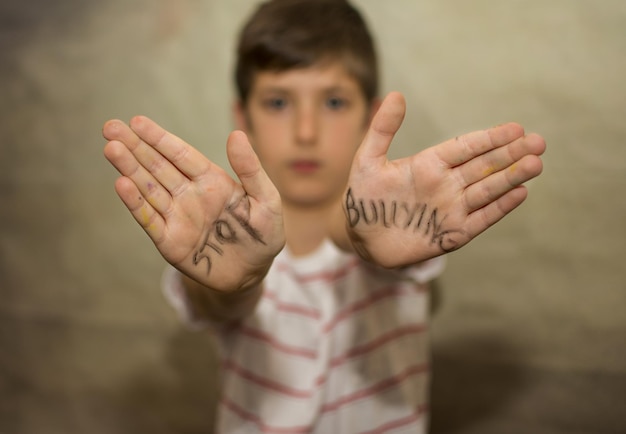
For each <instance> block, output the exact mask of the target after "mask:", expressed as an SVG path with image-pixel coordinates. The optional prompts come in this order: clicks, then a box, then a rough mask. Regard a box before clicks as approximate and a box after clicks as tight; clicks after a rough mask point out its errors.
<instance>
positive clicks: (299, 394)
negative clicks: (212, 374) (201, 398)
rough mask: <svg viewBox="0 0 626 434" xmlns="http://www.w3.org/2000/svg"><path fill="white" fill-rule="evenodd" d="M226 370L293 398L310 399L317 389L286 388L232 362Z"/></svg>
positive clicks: (322, 378)
mask: <svg viewBox="0 0 626 434" xmlns="http://www.w3.org/2000/svg"><path fill="white" fill-rule="evenodd" d="M224 368H225V369H227V370H229V371H231V372H234V373H236V374H237V375H239V376H240V377H242V378H244V379H246V380H248V381H250V382H252V383H255V384H256V385H257V386H260V387H263V388H265V389H270V390H273V391H275V392H278V393H281V394H283V395H287V396H291V397H293V398H310V397H311V396H313V394H314V393H315V391H316V389H315V388H314V389H311V390H300V389H294V388H292V387H288V386H285V385H284V384H281V383H278V382H276V381H272V380H269V379H267V378H265V377H263V376H261V375H258V374H255V373H254V372H252V371H248V370H247V369H244V368H242V367H241V366H239V365H237V364H236V363H235V362H233V361H232V360H227V361H225V362H224ZM324 381H326V379H325V378H324V377H319V378H318V379H317V380H316V382H315V386H319V385H321V384H323V383H324Z"/></svg>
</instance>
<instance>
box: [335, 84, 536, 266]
mask: <svg viewBox="0 0 626 434" xmlns="http://www.w3.org/2000/svg"><path fill="white" fill-rule="evenodd" d="M404 113H405V103H404V99H403V97H402V95H400V94H398V93H391V94H390V95H389V96H388V97H387V98H385V100H384V101H383V104H382V105H381V107H380V109H379V111H378V112H377V113H376V115H375V116H374V118H373V120H372V123H371V126H370V128H369V131H368V132H367V134H366V137H365V139H364V141H363V143H362V144H361V146H360V148H359V150H358V151H357V153H356V155H355V158H354V161H353V164H352V169H351V172H350V177H349V180H348V186H347V189H346V191H345V192H344V195H343V198H342V202H341V203H340V204H338V206H337V210H336V212H335V215H334V219H333V220H332V222H331V225H330V229H329V231H330V236H331V238H332V239H333V240H334V241H335V243H336V244H337V245H338V246H339V247H340V248H343V249H345V250H354V251H356V252H357V253H358V254H359V255H360V256H362V257H363V258H364V259H367V260H369V261H372V262H374V263H376V264H379V265H381V266H384V267H401V266H406V265H410V264H415V263H417V262H420V261H422V260H425V259H429V258H432V257H435V256H438V255H441V254H444V253H447V252H450V251H453V250H456V249H458V248H460V247H462V246H463V245H465V244H467V243H468V242H469V241H471V240H472V239H474V238H475V237H476V236H478V235H479V234H480V233H482V232H483V231H485V230H486V229H488V228H489V227H491V226H492V225H494V224H495V223H497V222H498V221H499V220H500V219H502V218H503V217H504V216H505V215H507V214H508V213H509V212H511V211H513V210H514V209H515V208H517V207H518V206H519V205H520V204H521V203H522V202H523V201H524V200H525V199H526V196H527V190H526V188H525V187H524V186H523V185H522V184H523V183H524V182H526V181H528V180H530V179H532V178H534V177H536V176H538V175H539V174H540V173H541V171H542V162H541V159H540V157H539V156H540V155H541V154H542V153H543V152H544V150H545V142H544V140H543V138H541V137H540V136H538V135H535V134H529V135H526V134H525V133H524V130H523V129H522V127H521V126H519V125H517V124H513V123H509V124H505V125H500V126H497V127H494V128H490V129H487V130H484V131H476V132H473V133H469V134H465V135H462V136H459V137H456V138H454V139H451V140H448V141H446V142H443V143H441V144H439V145H436V146H433V147H431V148H428V149H426V150H424V151H422V152H420V153H418V154H415V155H412V156H410V157H407V158H403V159H399V160H394V161H389V160H387V156H386V154H387V150H388V149H389V145H390V144H391V140H392V138H393V136H394V134H395V133H396V131H398V129H399V128H400V125H401V124H402V120H403V118H404Z"/></svg>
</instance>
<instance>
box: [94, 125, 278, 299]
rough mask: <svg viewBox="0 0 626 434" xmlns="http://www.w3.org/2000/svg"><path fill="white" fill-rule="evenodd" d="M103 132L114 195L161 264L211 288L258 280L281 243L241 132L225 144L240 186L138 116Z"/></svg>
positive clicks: (268, 187) (270, 190) (270, 189)
mask: <svg viewBox="0 0 626 434" xmlns="http://www.w3.org/2000/svg"><path fill="white" fill-rule="evenodd" d="M103 135H104V137H105V138H106V139H107V140H109V142H108V143H107V144H106V146H105V148H104V154H105V156H106V158H107V159H108V160H109V161H110V162H111V163H112V164H113V166H115V168H116V169H117V170H118V171H119V172H120V173H121V175H122V176H121V177H120V178H118V179H117V181H116V183H115V189H116V191H117V193H118V195H119V196H120V198H121V199H122V201H123V202H124V204H125V205H126V206H127V207H128V209H129V210H130V212H131V214H132V215H133V217H134V218H135V220H136V221H137V222H138V223H139V224H140V225H141V226H142V227H143V229H144V230H145V231H146V233H147V234H148V236H149V237H150V238H151V239H152V241H153V242H154V244H155V245H156V247H157V249H158V250H159V252H160V253H161V254H162V255H163V257H164V258H165V259H166V260H167V261H168V262H169V263H171V264H172V265H173V266H175V267H176V268H178V269H179V270H181V271H182V272H183V273H185V274H186V275H187V276H189V277H190V278H192V279H194V280H196V281H197V282H199V283H201V284H203V285H205V286H208V287H210V288H213V289H216V290H218V291H234V290H237V289H241V288H245V287H247V286H249V285H252V284H255V283H257V282H259V281H260V280H261V279H262V278H263V276H264V274H265V272H266V271H267V269H268V268H269V266H270V264H271V263H272V260H273V258H274V256H275V255H276V254H277V253H278V252H279V251H280V249H281V248H282V247H283V245H284V243H285V237H284V231H283V222H282V211H281V201H280V196H279V194H278V192H277V190H276V189H275V187H274V185H273V184H272V183H271V181H270V180H269V178H268V177H267V175H266V174H265V171H264V170H263V169H262V167H261V165H260V162H259V160H258V158H257V157H256V155H255V153H254V151H253V150H252V147H251V146H250V144H249V142H248V140H247V137H246V136H245V134H244V133H242V132H240V131H235V132H233V133H231V135H230V136H229V138H228V141H227V155H228V159H229V161H230V163H231V166H232V168H233V170H234V172H235V174H236V175H237V177H238V178H239V180H240V183H239V182H236V181H235V180H233V179H232V178H231V177H230V176H229V175H228V174H227V173H226V172H225V171H224V170H223V169H221V168H220V167H219V166H217V165H215V164H214V163H212V162H211V161H209V160H208V159H207V158H206V157H204V156H203V155H202V154H201V153H200V152H199V151H198V150H196V149H194V148H193V147H191V146H190V145H189V144H187V143H185V142H184V141H183V140H181V139H180V138H178V137H176V136H174V135H172V134H170V133H169V132H167V131H165V130H164V129H163V128H161V127H160V126H158V125H157V124H156V123H154V122H153V121H151V120H150V119H148V118H146V117H141V116H138V117H135V118H133V119H132V120H131V122H130V124H129V125H126V124H125V123H123V122H121V121H119V120H112V121H109V122H107V123H106V124H105V125H104V128H103Z"/></svg>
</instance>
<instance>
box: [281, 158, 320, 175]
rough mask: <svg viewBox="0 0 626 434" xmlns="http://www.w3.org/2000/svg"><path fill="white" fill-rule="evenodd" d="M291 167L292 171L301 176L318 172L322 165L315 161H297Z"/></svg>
mask: <svg viewBox="0 0 626 434" xmlns="http://www.w3.org/2000/svg"><path fill="white" fill-rule="evenodd" d="M289 166H290V167H291V169H292V170H293V171H294V172H296V173H300V174H310V173H313V172H315V171H317V170H318V169H319V168H320V166H321V164H320V163H319V161H315V160H295V161H292V162H291V163H290V164H289Z"/></svg>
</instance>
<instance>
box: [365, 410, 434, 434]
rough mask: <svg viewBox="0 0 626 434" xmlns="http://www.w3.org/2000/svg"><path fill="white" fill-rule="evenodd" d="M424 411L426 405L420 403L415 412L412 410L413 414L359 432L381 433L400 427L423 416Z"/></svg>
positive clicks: (368, 433)
mask: <svg viewBox="0 0 626 434" xmlns="http://www.w3.org/2000/svg"><path fill="white" fill-rule="evenodd" d="M426 412H428V405H426V404H422V405H420V406H418V407H417V408H416V409H415V412H413V414H410V415H409V416H406V417H403V418H400V419H397V420H393V421H390V422H387V423H385V424H384V425H381V426H379V427H378V428H375V429H373V430H370V431H363V432H362V433H361V434H381V433H386V432H388V431H389V430H392V429H396V428H401V427H404V426H407V425H410V424H412V423H414V422H417V421H418V420H420V419H421V418H422V417H423V416H424V414H426Z"/></svg>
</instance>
